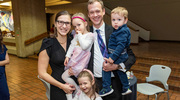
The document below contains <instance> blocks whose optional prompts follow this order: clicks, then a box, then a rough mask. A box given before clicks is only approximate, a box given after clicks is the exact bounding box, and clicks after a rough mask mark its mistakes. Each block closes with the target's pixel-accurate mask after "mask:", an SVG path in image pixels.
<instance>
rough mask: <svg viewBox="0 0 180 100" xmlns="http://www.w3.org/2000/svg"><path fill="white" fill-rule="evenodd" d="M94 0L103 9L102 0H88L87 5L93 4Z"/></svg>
mask: <svg viewBox="0 0 180 100" xmlns="http://www.w3.org/2000/svg"><path fill="white" fill-rule="evenodd" d="M94 2H99V3H100V4H101V7H102V9H104V3H103V1H102V0H89V1H88V5H90V4H93V3H94Z"/></svg>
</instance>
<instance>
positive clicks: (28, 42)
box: [24, 32, 48, 46]
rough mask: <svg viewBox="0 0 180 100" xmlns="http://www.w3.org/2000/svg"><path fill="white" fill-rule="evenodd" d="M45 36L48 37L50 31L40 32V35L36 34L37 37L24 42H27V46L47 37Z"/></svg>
mask: <svg viewBox="0 0 180 100" xmlns="http://www.w3.org/2000/svg"><path fill="white" fill-rule="evenodd" d="M45 37H48V33H47V32H45V33H42V34H40V35H38V36H35V37H33V38H31V39H28V40H26V41H25V42H24V44H25V46H27V45H29V44H31V43H34V42H36V41H39V40H41V39H43V38H45Z"/></svg>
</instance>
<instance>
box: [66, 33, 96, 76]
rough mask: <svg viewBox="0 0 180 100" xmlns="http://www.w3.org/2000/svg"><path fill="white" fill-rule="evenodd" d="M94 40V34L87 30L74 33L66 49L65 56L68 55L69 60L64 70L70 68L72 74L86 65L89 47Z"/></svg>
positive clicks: (78, 71) (88, 57) (76, 73)
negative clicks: (83, 32) (84, 32)
mask: <svg viewBox="0 0 180 100" xmlns="http://www.w3.org/2000/svg"><path fill="white" fill-rule="evenodd" d="M93 42H94V34H93V33H91V32H88V33H86V34H81V33H78V34H75V36H74V38H73V40H72V41H71V45H70V47H69V49H68V51H67V54H66V57H69V58H70V59H69V62H68V64H67V66H66V67H65V70H67V69H69V68H70V67H71V68H72V71H73V73H74V76H76V77H77V76H78V74H79V73H80V72H81V71H82V70H83V69H84V68H87V67H88V63H89V59H90V56H91V52H90V50H91V47H92V44H93Z"/></svg>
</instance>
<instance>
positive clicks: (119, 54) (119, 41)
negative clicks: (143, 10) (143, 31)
mask: <svg viewBox="0 0 180 100" xmlns="http://www.w3.org/2000/svg"><path fill="white" fill-rule="evenodd" d="M127 21H128V11H127V10H126V8H124V7H117V8H115V9H113V10H112V11H111V22H112V27H113V28H114V31H113V33H112V34H111V35H110V39H109V44H108V51H109V59H108V58H105V61H106V62H107V63H111V64H112V63H114V64H120V65H122V62H124V61H126V60H127V59H128V54H127V50H126V49H127V47H129V45H130V39H131V34H130V31H129V28H128V27H127ZM121 67H122V69H119V70H117V73H118V76H119V78H120V80H121V83H122V86H123V87H122V88H123V90H122V95H126V94H130V93H131V92H132V91H131V90H130V89H129V82H128V79H127V75H126V69H125V67H123V66H121ZM102 74H103V75H102V80H103V89H102V90H101V91H100V92H99V94H100V96H106V95H109V94H111V93H112V92H113V91H114V90H113V89H112V88H111V72H106V71H102Z"/></svg>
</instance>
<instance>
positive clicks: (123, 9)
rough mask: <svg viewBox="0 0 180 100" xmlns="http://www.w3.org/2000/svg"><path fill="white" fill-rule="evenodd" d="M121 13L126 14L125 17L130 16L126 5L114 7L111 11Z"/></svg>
mask: <svg viewBox="0 0 180 100" xmlns="http://www.w3.org/2000/svg"><path fill="white" fill-rule="evenodd" d="M113 13H115V14H119V15H122V16H124V17H125V18H128V11H127V9H126V8H124V7H116V8H114V9H113V10H112V11H111V14H113Z"/></svg>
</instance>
